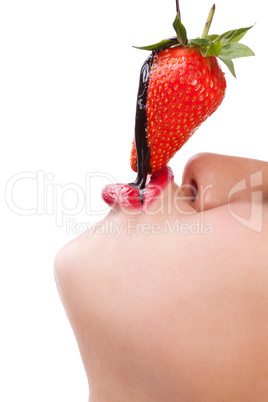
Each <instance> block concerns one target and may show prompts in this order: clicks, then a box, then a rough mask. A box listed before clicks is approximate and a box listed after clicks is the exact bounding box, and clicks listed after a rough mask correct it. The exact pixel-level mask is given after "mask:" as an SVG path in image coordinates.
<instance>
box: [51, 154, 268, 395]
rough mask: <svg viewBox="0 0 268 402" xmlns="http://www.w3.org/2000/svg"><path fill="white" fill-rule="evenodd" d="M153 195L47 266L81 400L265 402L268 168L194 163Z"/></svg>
mask: <svg viewBox="0 0 268 402" xmlns="http://www.w3.org/2000/svg"><path fill="white" fill-rule="evenodd" d="M157 194H158V196H157V197H155V198H154V199H153V200H151V202H150V203H148V205H147V206H146V208H136V207H135V208H134V207H132V206H131V205H130V206H124V207H122V205H119V204H116V205H114V207H113V209H112V210H111V212H110V213H109V214H108V215H107V217H106V218H105V219H104V220H103V221H102V222H100V223H99V224H98V225H96V227H95V229H94V231H93V232H87V233H85V234H84V235H83V236H81V237H79V238H77V239H76V240H74V241H72V242H71V243H69V245H67V246H66V247H65V248H64V249H63V250H61V251H60V252H59V254H58V256H57V258H56V262H55V274H56V280H57V284H58V289H59V292H60V295H61V298H62V301H63V304H64V306H65V309H66V312H67V315H68V317H69V320H70V322H71V325H72V327H73V330H74V332H75V335H76V338H77V341H78V344H79V348H80V351H81V356H82V359H83V362H84V366H85V369H86V372H87V376H88V380H89V386H90V392H91V400H92V401H99V400H127V399H128V400H133V401H145V400H146V401H156V400H157V401H159V402H161V401H166V400H167V395H168V400H169V401H174V402H175V401H176V402H177V401H182V402H184V401H185V402H195V401H196V402H202V401H204V402H205V401H208V400H215V401H216V400H217V401H218V400H222V401H238V400H239V401H242V400H243V401H252V400H256V401H258V402H259V401H260V402H262V401H263V402H264V401H266V399H267V395H268V326H267V322H268V296H267V294H268V262H267V261H268V251H267V250H268V249H267V244H268V202H267V200H268V163H267V162H262V161H257V160H251V159H244V158H236V157H229V156H222V155H215V154H199V155H196V156H194V157H193V158H191V159H190V161H189V162H188V163H187V164H186V166H185V169H184V172H183V177H182V184H181V185H180V186H178V185H177V184H176V183H174V181H173V179H172V176H169V178H168V179H167V180H166V182H165V185H163V186H162V190H161V191H158V192H157ZM145 198H146V197H145ZM104 378H105V380H104ZM114 396H115V398H114V399H112V398H113V397H114ZM105 398H106V399H105ZM107 398H108V399H107ZM120 398H121V399H120ZM131 398H132V399H131Z"/></svg>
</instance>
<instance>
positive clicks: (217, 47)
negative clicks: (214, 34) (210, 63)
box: [205, 39, 221, 57]
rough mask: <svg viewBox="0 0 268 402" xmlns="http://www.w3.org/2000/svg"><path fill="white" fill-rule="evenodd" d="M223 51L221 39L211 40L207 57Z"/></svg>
mask: <svg viewBox="0 0 268 402" xmlns="http://www.w3.org/2000/svg"><path fill="white" fill-rule="evenodd" d="M220 53H221V41H220V40H219V39H217V40H215V41H213V42H211V44H210V46H209V48H208V50H207V53H206V55H205V57H209V56H218V55H219V54H220Z"/></svg>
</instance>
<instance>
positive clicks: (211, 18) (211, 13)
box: [201, 4, 216, 39]
mask: <svg viewBox="0 0 268 402" xmlns="http://www.w3.org/2000/svg"><path fill="white" fill-rule="evenodd" d="M215 8H216V5H215V4H213V6H212V7H211V10H210V12H209V14H208V18H207V21H206V25H205V28H204V31H203V33H202V35H201V39H205V38H206V37H207V36H208V31H209V29H210V25H211V23H212V20H213V17H214V13H215Z"/></svg>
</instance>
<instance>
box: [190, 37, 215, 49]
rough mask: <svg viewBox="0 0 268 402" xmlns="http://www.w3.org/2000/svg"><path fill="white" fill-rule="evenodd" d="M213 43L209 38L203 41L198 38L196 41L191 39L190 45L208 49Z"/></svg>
mask: <svg viewBox="0 0 268 402" xmlns="http://www.w3.org/2000/svg"><path fill="white" fill-rule="evenodd" d="M210 43H211V41H210V40H209V39H207V38H204V39H201V38H196V39H191V40H190V41H189V42H188V44H189V45H190V46H196V47H206V48H208V47H209V46H210Z"/></svg>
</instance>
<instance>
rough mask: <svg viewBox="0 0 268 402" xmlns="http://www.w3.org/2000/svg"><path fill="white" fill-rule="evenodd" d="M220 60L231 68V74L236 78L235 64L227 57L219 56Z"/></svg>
mask: <svg viewBox="0 0 268 402" xmlns="http://www.w3.org/2000/svg"><path fill="white" fill-rule="evenodd" d="M218 58H219V59H220V60H221V61H222V62H223V63H224V64H225V65H226V66H227V67H228V68H229V70H230V72H231V73H232V74H233V76H234V77H235V78H236V75H235V69H234V63H233V62H232V59H230V58H229V57H227V56H222V55H221V54H220V55H219V56H218Z"/></svg>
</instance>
